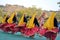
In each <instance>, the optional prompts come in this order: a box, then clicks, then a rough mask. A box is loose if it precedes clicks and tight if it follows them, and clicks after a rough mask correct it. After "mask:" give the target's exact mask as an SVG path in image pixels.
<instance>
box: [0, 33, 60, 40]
mask: <svg viewBox="0 0 60 40" xmlns="http://www.w3.org/2000/svg"><path fill="white" fill-rule="evenodd" d="M0 40H46V38H45V37H39V35H35V37H34V39H33V38H27V37H24V36H22V35H21V34H20V33H16V34H10V33H5V32H0ZM56 40H60V34H58V36H57V38H56Z"/></svg>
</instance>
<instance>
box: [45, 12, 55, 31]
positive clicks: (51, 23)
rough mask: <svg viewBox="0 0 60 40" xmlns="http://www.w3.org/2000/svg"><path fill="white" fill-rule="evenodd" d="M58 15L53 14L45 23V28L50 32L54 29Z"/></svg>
mask: <svg viewBox="0 0 60 40" xmlns="http://www.w3.org/2000/svg"><path fill="white" fill-rule="evenodd" d="M55 15H56V13H55V12H52V13H51V16H50V17H49V18H48V20H47V21H46V22H45V23H44V28H48V30H51V29H52V28H54V17H55Z"/></svg>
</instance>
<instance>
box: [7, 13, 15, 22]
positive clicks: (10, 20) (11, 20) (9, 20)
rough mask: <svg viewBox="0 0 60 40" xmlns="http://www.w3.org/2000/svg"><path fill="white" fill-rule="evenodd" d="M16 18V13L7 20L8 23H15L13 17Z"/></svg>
mask: <svg viewBox="0 0 60 40" xmlns="http://www.w3.org/2000/svg"><path fill="white" fill-rule="evenodd" d="M14 16H15V13H12V14H11V16H10V18H9V19H8V20H7V22H8V23H13V17H14Z"/></svg>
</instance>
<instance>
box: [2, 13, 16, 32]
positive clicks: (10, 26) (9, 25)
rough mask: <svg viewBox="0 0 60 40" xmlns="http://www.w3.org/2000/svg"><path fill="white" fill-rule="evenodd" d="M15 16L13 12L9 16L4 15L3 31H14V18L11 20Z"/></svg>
mask: <svg viewBox="0 0 60 40" xmlns="http://www.w3.org/2000/svg"><path fill="white" fill-rule="evenodd" d="M14 16H15V13H13V14H11V16H10V17H8V16H7V17H6V19H5V22H4V24H3V25H2V26H3V29H2V30H3V31H5V32H10V31H13V32H14V31H15V27H14V26H16V24H15V23H13V22H15V21H14V20H13V18H15V17H14Z"/></svg>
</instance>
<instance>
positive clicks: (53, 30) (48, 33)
mask: <svg viewBox="0 0 60 40" xmlns="http://www.w3.org/2000/svg"><path fill="white" fill-rule="evenodd" d="M55 16H56V13H55V12H52V13H51V15H50V17H49V18H48V20H47V21H46V22H45V23H44V25H43V28H42V29H41V30H40V35H43V36H45V37H46V38H48V39H49V40H55V38H56V35H57V32H58V28H57V27H58V26H57V20H56V18H55Z"/></svg>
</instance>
